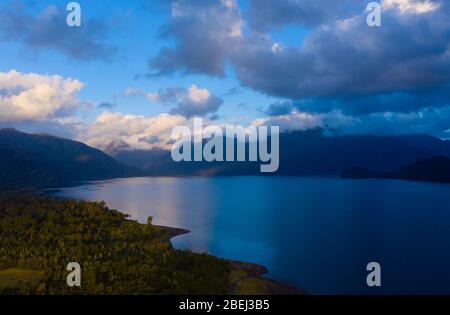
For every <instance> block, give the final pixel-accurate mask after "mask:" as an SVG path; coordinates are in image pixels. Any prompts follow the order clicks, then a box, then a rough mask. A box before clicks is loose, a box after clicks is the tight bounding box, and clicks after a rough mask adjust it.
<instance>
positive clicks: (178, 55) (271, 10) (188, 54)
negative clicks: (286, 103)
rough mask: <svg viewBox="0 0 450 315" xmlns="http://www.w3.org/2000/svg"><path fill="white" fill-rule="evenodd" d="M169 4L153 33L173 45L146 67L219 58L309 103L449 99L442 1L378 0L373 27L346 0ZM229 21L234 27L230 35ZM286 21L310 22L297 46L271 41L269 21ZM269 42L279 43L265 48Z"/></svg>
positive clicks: (198, 68) (264, 87) (400, 107)
mask: <svg viewBox="0 0 450 315" xmlns="http://www.w3.org/2000/svg"><path fill="white" fill-rule="evenodd" d="M173 3H174V5H173V7H172V16H171V18H170V21H169V22H168V23H167V25H166V27H165V28H164V30H163V33H164V34H165V35H166V36H167V37H169V38H171V39H174V42H175V45H174V47H172V48H170V49H168V50H167V49H162V50H161V51H160V53H159V55H158V56H157V57H156V59H154V60H160V61H161V60H165V61H167V67H160V66H161V65H162V64H159V66H158V65H157V66H156V70H157V72H159V74H168V73H173V72H177V71H179V72H185V73H204V74H209V75H222V74H223V73H224V65H225V64H227V63H229V64H230V66H231V68H232V69H233V73H235V74H236V76H237V78H238V80H239V81H240V83H241V84H242V85H243V86H245V87H248V88H251V89H254V90H257V91H260V92H262V93H264V94H267V95H270V96H274V97H280V98H284V99H290V100H292V101H294V102H295V104H297V105H299V106H301V107H299V109H301V110H302V111H310V112H315V111H320V112H321V111H324V110H342V111H344V112H347V113H350V112H353V113H375V112H382V111H392V112H408V111H415V110H418V109H420V108H424V107H430V106H436V107H445V106H447V105H448V104H449V102H448V99H449V97H450V93H449V92H447V91H448V90H449V86H450V44H449V43H450V32H448V29H450V4H449V3H448V2H441V1H437V0H429V1H426V0H385V1H384V2H383V5H384V6H385V10H384V11H383V16H382V23H383V24H382V27H378V28H371V27H368V26H367V24H366V15H367V12H365V8H366V3H361V2H355V1H331V2H330V1H326V3H325V1H317V0H315V1H296V0H290V1H264V2H263V3H262V2H261V1H256V0H255V1H252V0H251V1H250V2H249V5H248V10H247V15H246V16H247V17H248V21H244V20H243V19H244V18H243V16H242V14H241V12H240V9H239V8H238V7H237V5H236V3H235V2H233V5H232V6H230V7H227V6H225V5H224V2H223V1H207V3H204V2H203V1H196V2H194V3H189V4H188V3H187V2H186V1H175V2H173ZM246 22H248V24H249V26H248V27H247V28H245V25H246ZM208 25H209V26H210V25H214V26H213V27H208ZM236 25H240V29H241V31H240V32H239V33H236V36H231V33H232V32H230V29H233V26H236ZM286 25H300V26H308V27H309V28H310V31H309V33H308V34H307V35H306V37H305V39H304V42H303V44H302V45H301V46H300V47H293V46H286V45H284V44H283V43H276V42H274V41H273V40H272V38H271V34H270V32H269V30H271V29H273V28H282V27H285V26H286ZM276 44H278V46H276V47H283V48H282V49H275V50H274V49H273V47H274V45H276ZM211 47H213V48H214V49H217V51H218V52H217V53H215V52H211V51H209V49H211ZM197 62H200V64H198V63H197ZM152 65H153V66H155V64H152Z"/></svg>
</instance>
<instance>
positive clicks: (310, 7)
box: [248, 0, 364, 31]
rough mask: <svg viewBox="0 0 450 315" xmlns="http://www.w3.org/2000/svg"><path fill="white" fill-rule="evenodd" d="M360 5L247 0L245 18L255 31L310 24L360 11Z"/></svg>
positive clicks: (318, 0)
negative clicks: (246, 14) (246, 15)
mask: <svg viewBox="0 0 450 315" xmlns="http://www.w3.org/2000/svg"><path fill="white" fill-rule="evenodd" d="M356 2H357V1H356ZM363 6H364V4H362V3H359V4H358V3H356V4H355V1H354V0H340V1H329V0H285V1H279V0H264V1H260V0H249V2H248V7H249V8H248V19H249V24H250V26H251V27H252V28H253V29H256V30H258V31H269V30H271V29H277V28H282V27H284V26H286V25H297V26H303V27H313V26H317V25H320V24H323V23H328V22H330V21H331V20H334V19H338V18H340V17H343V16H344V15H345V14H349V12H356V11H357V10H358V9H359V10H360V11H361V10H362V8H363Z"/></svg>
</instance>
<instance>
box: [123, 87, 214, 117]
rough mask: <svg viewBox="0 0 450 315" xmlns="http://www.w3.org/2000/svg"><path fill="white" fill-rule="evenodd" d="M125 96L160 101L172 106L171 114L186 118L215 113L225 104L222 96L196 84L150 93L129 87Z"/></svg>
mask: <svg viewBox="0 0 450 315" xmlns="http://www.w3.org/2000/svg"><path fill="white" fill-rule="evenodd" d="M125 96H129V97H130V96H140V97H145V98H146V99H147V100H148V101H150V102H159V103H161V104H163V105H167V106H172V109H171V110H170V113H171V114H173V115H181V116H184V117H186V118H191V117H194V116H205V115H207V114H211V113H215V112H217V110H219V108H220V106H222V104H223V99H222V98H220V97H218V96H215V95H212V94H211V93H210V92H209V90H208V89H202V88H198V87H197V86H196V85H194V84H193V85H191V87H190V88H189V89H185V88H182V87H169V88H166V89H161V90H160V91H158V92H150V93H148V92H145V91H143V90H140V89H134V88H129V89H127V90H126V91H125Z"/></svg>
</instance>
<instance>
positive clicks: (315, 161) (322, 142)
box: [114, 129, 450, 176]
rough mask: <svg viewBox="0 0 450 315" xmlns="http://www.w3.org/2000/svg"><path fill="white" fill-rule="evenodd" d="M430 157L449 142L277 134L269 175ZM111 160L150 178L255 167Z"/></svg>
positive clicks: (157, 155) (138, 157)
mask: <svg viewBox="0 0 450 315" xmlns="http://www.w3.org/2000/svg"><path fill="white" fill-rule="evenodd" d="M435 155H441V156H448V157H450V143H449V142H448V141H443V140H440V139H438V138H434V137H430V136H426V135H413V136H336V137H327V136H324V135H323V131H322V130H320V129H318V130H309V131H296V132H291V133H283V134H280V167H279V170H278V172H277V173H276V174H273V175H284V176H289V175H340V174H342V173H343V172H344V171H346V170H348V169H351V168H359V169H367V170H372V171H373V172H389V171H392V170H397V169H399V168H400V167H402V166H404V165H407V164H410V163H413V162H415V161H418V160H421V159H425V158H429V157H433V156H435ZM114 157H115V158H116V159H117V160H118V161H120V162H122V163H124V164H128V165H132V166H134V167H138V168H141V169H144V170H146V172H148V173H149V174H151V175H257V174H260V172H259V165H260V164H261V163H260V162H239V163H238V162H214V163H206V162H181V163H175V162H174V161H172V158H171V155H170V152H169V151H163V150H150V151H142V150H141V151H130V150H120V151H118V152H117V153H116V154H115V155H114Z"/></svg>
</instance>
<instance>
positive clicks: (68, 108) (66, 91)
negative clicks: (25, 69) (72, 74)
mask: <svg viewBox="0 0 450 315" xmlns="http://www.w3.org/2000/svg"><path fill="white" fill-rule="evenodd" d="M82 87H83V83H82V82H80V81H78V80H75V79H71V78H63V77H61V76H58V75H54V76H49V75H40V74H35V73H26V74H24V73H20V72H17V71H15V70H11V71H9V72H0V121H2V122H21V121H43V120H46V119H52V118H58V117H66V116H70V115H71V114H73V113H74V111H76V110H77V109H79V108H81V107H82V106H83V103H82V102H80V101H79V100H78V99H77V98H76V94H77V93H78V92H79V91H80V90H81V89H82Z"/></svg>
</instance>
